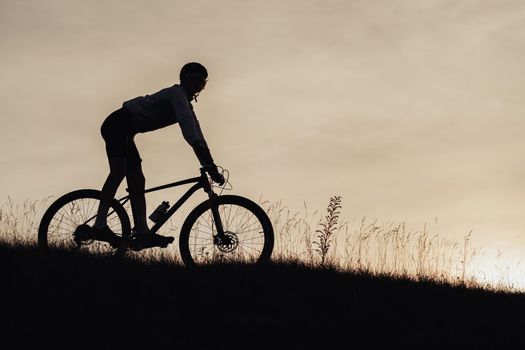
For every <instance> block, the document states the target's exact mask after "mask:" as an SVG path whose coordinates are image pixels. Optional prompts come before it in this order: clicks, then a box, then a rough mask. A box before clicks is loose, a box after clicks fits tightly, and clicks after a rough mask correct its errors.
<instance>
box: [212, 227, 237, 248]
mask: <svg viewBox="0 0 525 350" xmlns="http://www.w3.org/2000/svg"><path fill="white" fill-rule="evenodd" d="M214 243H215V245H216V246H217V248H218V249H219V250H220V251H221V252H223V253H231V252H233V251H234V250H235V249H237V247H238V246H239V239H238V238H237V235H236V234H235V233H233V232H230V231H226V232H224V236H223V237H219V236H215V237H214Z"/></svg>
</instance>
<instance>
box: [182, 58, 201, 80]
mask: <svg viewBox="0 0 525 350" xmlns="http://www.w3.org/2000/svg"><path fill="white" fill-rule="evenodd" d="M191 77H199V78H202V79H204V80H206V79H207V78H208V70H206V67H204V66H203V65H202V64H200V63H197V62H190V63H186V64H185V65H184V66H182V68H181V70H180V74H179V78H180V80H181V81H183V80H184V79H186V78H191Z"/></svg>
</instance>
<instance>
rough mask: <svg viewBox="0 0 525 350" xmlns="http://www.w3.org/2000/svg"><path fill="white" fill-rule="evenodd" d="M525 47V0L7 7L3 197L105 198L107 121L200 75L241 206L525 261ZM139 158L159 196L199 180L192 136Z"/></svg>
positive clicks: (143, 144)
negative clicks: (351, 223) (323, 217)
mask: <svg viewBox="0 0 525 350" xmlns="http://www.w3.org/2000/svg"><path fill="white" fill-rule="evenodd" d="M524 42H525V4H523V2H522V1H519V0H516V1H510V0H508V1H507V0H505V1H502V0H498V1H482V0H463V1H461V0H433V1H408V0H407V1H401V0H383V1H368V0H361V1H359V0H358V1H336V0H323V1H321V0H317V1H308V0H294V1H289V0H278V1H246V0H243V1H240V0H238V1H233V0H222V1H211V0H207V1H206V0H202V1H195V0H194V1H191V2H189V1H173V0H166V1H149V0H148V1H145V0H144V1H140V0H137V1H128V0H121V1H102V0H100V1H71V0H67V1H66V0H62V1H58V0H44V1H36V0H35V1H21V0H17V1H14V0H13V1H10V0H9V1H6V0H0V47H1V52H2V55H1V56H0V94H1V96H2V102H1V103H0V118H1V121H2V128H0V149H1V150H2V151H1V153H0V164H1V169H2V171H1V172H0V194H2V196H3V197H4V198H5V199H6V198H7V196H8V195H10V196H11V197H13V198H15V199H21V200H22V199H25V198H32V199H39V198H42V197H45V196H47V195H58V194H61V193H64V192H67V191H70V190H72V189H76V188H86V187H88V188H100V187H101V186H102V183H103V180H104V178H105V176H106V172H107V165H106V160H105V154H104V148H103V147H104V146H103V143H102V140H101V138H100V134H99V127H100V124H101V122H102V121H103V119H104V118H105V117H106V116H107V115H108V114H109V113H111V112H112V111H113V110H115V109H117V108H119V107H120V105H121V104H122V102H123V101H125V100H127V99H130V98H133V97H135V96H138V95H144V94H147V93H152V92H155V91H157V90H159V89H160V88H163V87H165V86H168V85H171V84H173V83H176V82H177V76H178V70H179V68H180V66H181V65H182V64H183V63H185V62H187V61H193V60H195V61H199V62H201V63H203V64H205V65H206V66H207V67H208V69H209V72H210V82H209V84H208V86H207V88H206V90H205V91H204V92H203V94H202V95H201V98H200V99H199V102H198V103H197V104H196V106H195V108H196V112H197V115H198V116H199V119H200V120H201V124H202V126H203V130H204V133H205V135H206V136H207V140H208V143H209V144H210V147H211V150H212V154H213V155H214V158H215V159H216V161H217V163H218V164H220V165H223V166H224V167H225V168H227V169H229V170H230V172H231V180H232V182H233V185H234V187H235V193H238V194H244V195H247V196H250V197H253V198H258V197H259V196H261V195H263V197H264V198H265V199H268V200H270V201H277V200H279V199H282V200H283V202H284V203H285V204H286V205H288V206H289V207H290V208H291V209H292V210H301V208H302V205H303V200H304V201H305V202H306V203H307V205H308V206H309V207H310V209H312V210H316V209H322V208H324V207H325V206H326V204H327V203H328V199H329V197H330V196H333V195H341V196H342V198H343V215H344V216H345V217H346V218H348V219H353V218H360V217H362V216H366V217H368V218H372V219H374V218H377V219H378V220H380V221H388V220H393V221H406V222H407V224H408V225H409V226H411V227H421V226H422V225H423V223H424V222H433V221H434V218H435V217H437V218H438V221H439V230H440V231H442V232H443V233H444V234H446V235H449V236H451V237H455V238H458V239H462V237H463V236H464V235H466V234H467V233H468V232H469V231H470V230H473V235H474V237H475V239H477V240H479V242H481V243H483V244H484V245H486V246H490V247H492V248H494V249H501V250H503V251H505V252H512V253H516V254H521V255H525V232H524V230H523V228H522V227H523V221H524V217H525V210H524V207H523V198H524V197H525V196H524V195H525V189H524V187H523V183H524V181H523V178H524V175H525V164H524V162H523V149H524V147H525V140H524V137H523V135H524V134H525V121H524V120H523V111H525V100H524V99H523V97H522V96H523V91H525V89H524V88H525V64H524V63H523V62H525V45H523V43H524ZM137 143H138V146H139V149H140V152H141V155H142V158H143V159H144V162H143V166H144V172H145V174H146V178H147V184H148V185H150V186H153V185H158V184H162V183H165V182H168V181H172V180H176V179H179V178H184V177H190V176H193V175H194V174H195V172H196V170H197V168H198V163H197V160H196V158H195V156H194V155H193V153H192V151H191V149H190V147H189V146H188V145H187V144H185V142H184V140H183V138H182V136H181V133H180V129H179V127H178V126H172V127H168V128H166V129H163V130H161V131H158V132H154V133H148V134H143V135H140V136H138V137H137ZM161 199H164V198H158V197H152V199H151V203H150V204H151V205H152V206H153V205H155V204H157V203H158V201H159V200H161Z"/></svg>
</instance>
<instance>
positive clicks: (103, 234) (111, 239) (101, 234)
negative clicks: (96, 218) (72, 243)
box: [92, 226, 122, 248]
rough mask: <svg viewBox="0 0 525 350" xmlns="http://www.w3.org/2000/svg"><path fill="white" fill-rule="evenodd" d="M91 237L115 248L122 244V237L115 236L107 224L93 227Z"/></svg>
mask: <svg viewBox="0 0 525 350" xmlns="http://www.w3.org/2000/svg"><path fill="white" fill-rule="evenodd" d="M92 230H93V238H94V239H96V240H97V241H104V242H108V243H109V244H111V246H112V247H113V248H117V247H119V246H120V245H121V244H122V238H121V237H119V236H117V235H116V234H115V233H114V232H113V231H111V229H110V228H109V227H108V226H104V227H102V228H98V227H93V228H92Z"/></svg>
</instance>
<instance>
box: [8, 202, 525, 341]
mask: <svg viewBox="0 0 525 350" xmlns="http://www.w3.org/2000/svg"><path fill="white" fill-rule="evenodd" d="M39 206H42V207H44V206H45V203H41V204H35V203H28V202H26V203H25V204H23V205H20V206H16V205H13V204H11V206H9V205H7V206H4V207H2V211H1V215H0V233H2V235H3V237H4V239H3V242H0V270H1V271H0V276H2V288H1V289H0V290H1V292H0V293H1V297H2V298H1V300H2V301H3V304H4V307H3V308H2V316H3V319H4V320H6V321H8V322H6V325H4V326H3V328H2V333H3V334H2V337H1V340H0V346H1V347H2V348H12V347H13V346H16V347H18V348H24V347H28V346H30V345H31V344H34V343H35V342H36V343H38V344H39V345H40V346H42V347H44V346H47V345H49V346H54V347H57V346H58V347H61V346H64V347H69V348H84V347H86V348H87V347H95V346H96V347H99V348H115V347H132V348H136V347H140V346H148V348H157V347H161V346H171V347H179V348H187V349H255V348H265V349H266V348H279V349H281V348H282V349H296V348H301V349H303V348H326V347H328V348H330V347H332V348H333V347H336V346H337V347H338V348H341V347H342V348H352V347H357V346H360V347H362V346H365V345H366V346H367V347H374V346H385V345H388V346H395V345H399V346H418V347H423V346H424V347H428V346H438V347H445V346H446V347H449V346H454V347H455V346H465V347H468V348H505V347H510V346H512V347H516V348H519V347H520V345H521V346H523V345H525V341H524V340H523V337H522V335H521V334H522V330H523V329H524V326H525V321H523V319H524V318H523V316H522V314H523V310H525V295H524V294H522V293H519V292H516V291H511V290H510V289H509V288H494V287H489V286H486V285H483V284H479V283H478V284H476V283H474V282H472V283H465V281H466V279H463V280H461V278H459V279H458V278H453V279H452V280H449V279H448V278H444V277H439V276H435V275H434V274H435V273H436V271H440V270H439V269H444V266H445V265H443V264H442V265H439V264H436V262H435V261H434V260H433V257H436V256H438V257H440V258H441V259H442V260H441V261H446V259H445V258H444V257H445V256H446V254H445V252H444V249H445V248H447V247H449V246H447V245H439V244H438V243H436V242H438V240H437V239H435V238H434V239H432V237H431V236H430V235H429V234H428V232H425V231H423V232H421V233H420V234H419V235H417V234H415V233H412V232H409V231H407V230H406V228H404V226H403V225H391V226H388V225H387V226H381V225H378V224H377V222H371V223H367V222H366V221H365V220H363V221H362V223H361V225H360V226H358V227H357V228H356V230H355V231H353V232H351V231H350V229H349V227H350V225H349V224H348V223H345V222H338V224H337V225H338V229H337V232H336V231H333V232H332V234H331V239H333V240H331V241H330V242H331V244H330V245H329V248H331V250H326V249H325V250H324V254H325V255H324V258H323V257H322V256H321V254H322V253H323V251H321V250H319V249H317V250H316V249H315V248H316V246H317V245H315V244H313V242H316V239H317V242H320V241H319V240H318V236H316V235H315V233H316V231H313V228H319V227H321V229H319V230H318V232H317V234H323V232H324V231H323V229H322V228H324V227H325V226H326V225H325V226H323V225H321V226H314V225H312V224H310V223H309V222H308V221H307V220H306V216H300V215H298V214H294V215H291V214H290V213H289V211H288V212H287V210H286V208H285V207H283V206H282V205H280V204H277V205H276V204H271V205H269V206H268V207H267V209H268V212H269V213H270V214H272V215H271V217H272V218H273V221H274V227H275V228H277V229H276V230H275V231H276V243H277V244H276V252H275V257H274V259H273V262H272V263H270V264H268V265H264V266H246V265H226V266H224V265H220V266H219V265H217V266H207V267H205V268H194V269H189V268H186V267H184V266H182V265H181V264H180V262H179V261H178V260H177V258H176V254H174V253H173V252H170V251H167V250H164V251H160V250H151V251H150V252H149V253H147V254H135V255H133V254H131V255H129V256H128V257H126V258H124V259H115V258H113V257H104V256H98V257H96V256H90V255H86V254H81V253H78V252H74V251H64V250H51V251H48V252H46V253H44V252H41V251H40V250H39V249H38V248H37V247H36V245H35V243H34V242H33V241H31V239H29V238H27V236H26V235H27V234H30V235H36V229H35V227H36V225H35V219H36V218H37V216H35V215H36V214H35V213H36V212H38V210H37V208H38V207H39ZM321 215H323V214H321ZM321 222H322V221H321ZM328 222H329V221H328ZM332 222H333V221H332ZM312 227H313V228H312ZM294 232H295V233H296V232H301V233H302V234H301V237H298V236H294ZM349 232H350V233H349ZM341 233H344V237H345V240H344V242H345V243H348V244H339V245H338V241H337V240H336V238H337V235H338V234H341ZM325 237H326V236H325ZM374 237H376V239H377V241H374V242H373V240H374ZM352 239H354V240H357V241H352ZM283 241H284V242H285V243H287V244H288V245H286V244H284V243H283ZM327 242H328V241H327ZM359 242H360V243H359ZM378 242H379V243H378ZM294 243H295V245H293V244H294ZM350 243H352V246H351V247H350ZM372 243H373V244H372ZM359 244H360V245H359ZM388 244H390V245H388ZM464 244H465V245H467V244H468V242H467V241H465V242H464ZM326 246H327V245H325V247H326ZM308 247H310V248H308ZM454 247H457V246H454ZM438 248H439V249H438ZM460 248H461V247H460ZM460 248H458V252H459V254H463V256H465V254H466V255H467V256H468V255H469V253H468V250H466V249H463V251H462V250H461V249H460ZM410 249H415V252H411V251H410ZM372 250H374V251H375V252H377V253H376V254H373V257H374V258H370V257H369V256H370V252H371V251H372ZM341 251H342V252H345V253H347V254H348V257H350V256H351V257H352V258H351V259H350V260H347V261H346V263H347V265H346V266H343V265H342V264H341V262H342V261H343V259H342V258H340V257H338V255H337V252H341ZM465 252H466V253H465ZM365 253H368V254H365ZM394 254H398V255H400V256H398V257H397V258H393V257H392V256H394ZM343 256H344V255H343ZM465 260H466V259H464V260H463V261H465ZM352 264H353V265H352ZM436 266H438V267H436ZM393 267H396V270H392V269H393ZM465 270H466V268H465ZM465 270H461V269H460V270H459V271H458V276H462V275H465V273H464V272H465ZM414 271H415V273H414ZM2 343H4V344H6V345H9V346H2Z"/></svg>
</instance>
